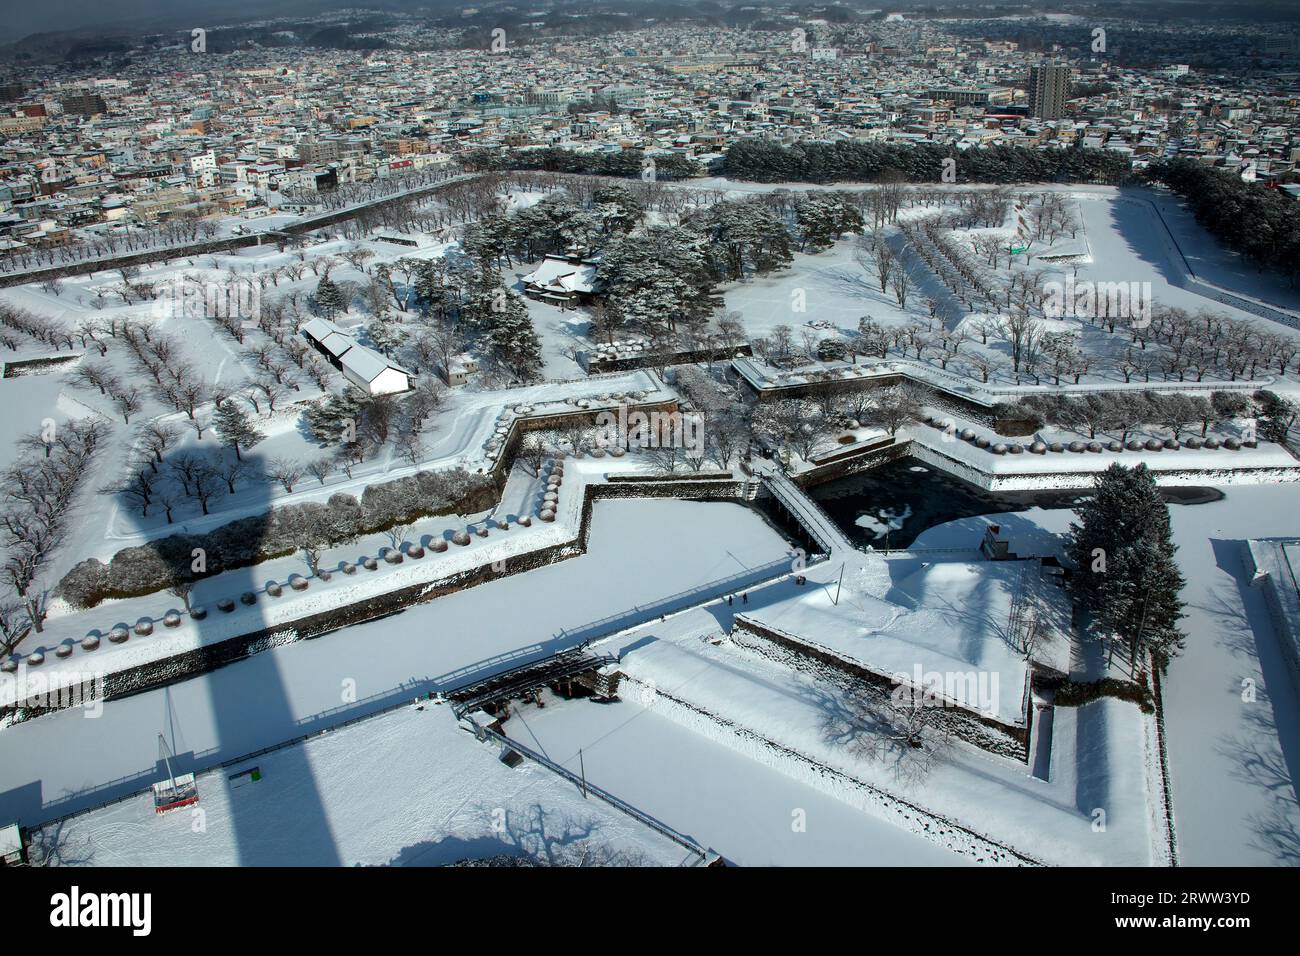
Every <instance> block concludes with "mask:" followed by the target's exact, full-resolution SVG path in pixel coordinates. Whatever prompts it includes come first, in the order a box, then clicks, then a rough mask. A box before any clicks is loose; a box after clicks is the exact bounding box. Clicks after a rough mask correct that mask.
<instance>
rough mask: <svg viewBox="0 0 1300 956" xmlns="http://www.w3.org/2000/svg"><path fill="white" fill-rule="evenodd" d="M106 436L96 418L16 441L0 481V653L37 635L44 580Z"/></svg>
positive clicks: (47, 425) (52, 425)
mask: <svg viewBox="0 0 1300 956" xmlns="http://www.w3.org/2000/svg"><path fill="white" fill-rule="evenodd" d="M108 431H109V428H108V425H107V423H106V422H104V421H102V420H99V419H96V418H87V419H83V420H80V421H76V420H72V421H67V422H63V423H58V422H55V421H54V420H53V419H47V420H46V421H45V422H44V423H43V424H42V427H41V430H40V431H39V432H34V433H32V434H28V435H26V436H24V437H23V438H22V439H21V440H20V441H19V447H20V449H21V450H22V454H21V455H20V456H19V459H18V460H17V461H16V462H15V463H14V464H13V465H11V466H10V467H9V468H8V469H6V470H5V472H4V473H3V475H2V476H0V493H2V494H3V504H2V505H0V541H2V542H3V544H4V549H5V561H4V575H5V583H6V585H7V586H8V590H9V594H8V595H7V596H6V597H5V598H4V599H2V600H0V639H2V640H3V647H2V648H0V650H2V651H3V652H4V653H6V654H7V653H9V652H10V651H12V649H13V647H14V646H16V645H17V643H18V641H20V640H22V638H23V637H24V636H25V635H26V634H27V633H29V632H30V631H33V630H34V631H36V632H37V633H40V632H41V629H42V624H43V622H44V620H45V615H46V611H47V607H46V605H47V600H48V589H47V588H46V587H45V586H44V584H43V583H42V578H43V576H44V574H45V571H46V569H47V566H48V564H49V560H50V556H51V554H52V553H53V552H54V550H55V548H56V547H57V546H58V545H59V544H60V543H61V542H62V541H63V540H64V537H65V535H66V533H67V531H68V530H69V529H68V519H69V517H70V513H71V510H72V506H73V503H74V501H75V498H76V496H77V492H78V490H79V489H80V488H81V486H82V483H83V482H84V480H85V478H86V476H87V475H88V474H89V473H90V469H91V464H92V461H93V459H94V458H95V455H96V453H97V452H98V451H99V450H100V448H101V446H102V445H103V441H104V438H105V437H106V436H107V434H108Z"/></svg>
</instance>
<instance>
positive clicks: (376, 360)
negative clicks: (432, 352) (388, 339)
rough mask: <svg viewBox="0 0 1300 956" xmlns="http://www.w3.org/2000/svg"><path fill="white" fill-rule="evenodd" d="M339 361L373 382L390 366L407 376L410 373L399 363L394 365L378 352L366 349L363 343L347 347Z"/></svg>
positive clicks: (346, 367)
mask: <svg viewBox="0 0 1300 956" xmlns="http://www.w3.org/2000/svg"><path fill="white" fill-rule="evenodd" d="M341 361H342V363H343V367H344V368H345V369H347V370H348V371H350V372H352V373H353V374H354V375H356V376H357V377H358V378H361V379H363V380H364V381H367V382H373V381H374V380H375V379H377V378H378V377H379V376H380V375H381V374H383V373H384V372H385V371H386V370H387V369H390V368H391V369H393V370H395V371H398V372H401V373H402V374H403V375H407V376H409V375H410V374H411V373H410V372H408V371H406V369H404V368H402V367H401V366H400V365H394V364H393V363H392V362H390V361H388V359H386V358H384V357H383V356H382V355H380V354H379V353H378V352H376V351H374V350H372V349H368V348H366V347H365V346H364V345H356V346H353V347H352V348H350V349H348V350H347V352H345V353H344V355H343V358H342V359H341Z"/></svg>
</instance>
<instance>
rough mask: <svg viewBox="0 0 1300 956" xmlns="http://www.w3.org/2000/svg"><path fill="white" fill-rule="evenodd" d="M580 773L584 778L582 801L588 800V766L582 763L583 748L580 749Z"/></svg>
mask: <svg viewBox="0 0 1300 956" xmlns="http://www.w3.org/2000/svg"><path fill="white" fill-rule="evenodd" d="M578 772H579V773H580V774H581V776H582V799H584V800H586V799H587V766H586V764H584V763H583V762H582V748H581V747H579V748H578Z"/></svg>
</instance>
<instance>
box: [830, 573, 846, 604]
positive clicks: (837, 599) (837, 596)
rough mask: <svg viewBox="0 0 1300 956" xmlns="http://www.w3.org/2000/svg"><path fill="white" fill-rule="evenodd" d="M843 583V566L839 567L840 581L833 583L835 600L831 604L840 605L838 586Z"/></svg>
mask: <svg viewBox="0 0 1300 956" xmlns="http://www.w3.org/2000/svg"><path fill="white" fill-rule="evenodd" d="M843 583H844V565H843V564H841V565H840V579H839V581H837V582H836V583H835V600H834V601H833V602H831V603H833V604H836V605H838V604H839V603H840V585H842V584H843Z"/></svg>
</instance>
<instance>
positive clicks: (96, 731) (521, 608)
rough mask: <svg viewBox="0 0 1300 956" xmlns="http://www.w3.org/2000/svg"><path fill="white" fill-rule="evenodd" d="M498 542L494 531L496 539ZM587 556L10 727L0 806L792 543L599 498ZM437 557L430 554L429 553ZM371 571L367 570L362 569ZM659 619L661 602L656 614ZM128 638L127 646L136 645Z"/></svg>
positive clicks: (473, 654)
mask: <svg viewBox="0 0 1300 956" xmlns="http://www.w3.org/2000/svg"><path fill="white" fill-rule="evenodd" d="M490 540H491V539H489V541H490ZM588 547H589V550H588V552H587V553H586V554H584V555H581V556H579V557H576V558H573V559H571V560H567V561H561V562H559V563H558V564H553V565H548V566H546V567H543V568H539V569H537V570H534V571H529V572H526V573H524V574H518V575H512V576H509V577H506V578H501V579H498V580H494V581H491V582H489V583H486V584H483V585H480V586H478V587H475V588H471V589H469V590H465V591H459V592H456V593H454V594H450V595H447V596H444V597H441V598H438V599H436V600H434V601H431V602H429V603H425V604H420V605H417V606H414V607H412V608H410V609H408V610H406V611H404V612H402V613H401V614H398V615H394V616H391V617H388V618H384V619H382V620H378V621H373V622H370V623H367V624H362V625H357V626H355V627H350V628H345V629H344V630H341V631H336V632H334V633H332V634H328V635H325V636H323V637H320V638H317V639H315V640H310V641H299V642H297V643H294V644H291V645H288V646H284V647H279V648H277V649H275V650H271V651H264V652H262V653H260V654H256V655H254V656H253V657H251V658H248V659H246V660H242V661H239V662H238V663H235V664H232V665H229V666H227V667H224V668H221V669H220V670H217V671H214V672H212V673H210V674H206V675H204V676H202V677H197V678H192V679H189V680H185V681H182V682H180V683H177V684H173V685H171V686H170V687H168V688H166V689H164V690H159V691H152V692H149V693H144V694H139V695H136V696H132V697H127V698H123V699H120V700H114V701H110V702H109V703H107V704H106V705H104V707H103V711H102V715H101V716H99V717H97V718H91V717H89V716H88V714H89V713H90V712H89V711H84V710H82V709H80V708H78V709H69V710H63V711H60V712H58V713H54V714H49V715H46V716H43V717H38V718H36V719H34V720H30V721H26V722H23V723H21V724H18V725H15V726H12V727H9V728H7V729H5V730H3V731H0V818H4V819H9V820H18V821H20V822H22V823H24V824H29V823H37V822H40V821H42V820H44V819H48V818H50V817H52V816H54V815H57V814H59V813H64V812H71V811H73V810H75V809H78V808H81V807H85V806H92V805H94V804H96V803H98V802H100V801H102V800H106V799H110V798H112V797H114V796H117V795H120V794H121V793H127V792H132V791H134V790H136V789H139V788H140V787H142V786H145V785H147V784H148V783H151V782H153V781H154V780H156V779H157V775H156V771H155V762H156V760H157V756H158V754H157V735H158V734H159V733H160V732H168V733H169V735H170V734H172V733H174V734H175V737H176V749H177V751H178V753H179V754H180V755H181V762H180V771H181V772H183V771H184V770H189V769H192V768H203V767H206V766H209V765H212V764H214V763H218V762H223V761H228V760H232V759H236V758H238V757H240V756H242V755H243V754H247V753H251V752H253V751H255V750H258V749H261V748H262V747H266V746H269V745H271V744H275V743H278V742H280V741H283V740H288V739H292V738H294V737H297V736H299V735H302V734H305V733H309V732H314V731H316V730H321V729H325V728H327V727H329V726H332V725H334V724H337V723H339V722H341V721H343V720H346V719H349V718H351V717H356V716H360V715H363V714H365V713H371V712H375V711H377V710H379V709H381V708H382V707H384V706H386V705H388V704H392V703H394V702H395V701H400V700H402V699H405V698H409V697H411V696H413V695H414V694H415V693H417V692H419V691H422V690H423V691H428V690H437V689H441V688H445V687H448V686H455V685H459V684H462V683H465V682H468V681H469V680H470V679H471V678H476V677H485V676H487V675H489V674H491V673H494V672H496V671H499V670H503V669H505V668H507V667H510V666H513V665H516V664H520V663H524V662H526V661H528V660H532V659H535V658H538V657H543V656H546V655H548V654H551V653H554V652H555V651H557V650H560V649H562V648H565V647H570V646H573V645H575V644H577V643H580V642H581V641H582V640H583V639H584V638H585V637H589V636H592V635H590V634H587V635H584V634H583V632H582V628H583V627H584V626H586V625H589V624H591V623H592V622H597V621H601V620H602V619H606V618H610V620H609V621H608V622H606V624H605V625H603V626H604V627H605V628H606V630H607V631H608V630H613V629H616V628H617V627H618V626H619V624H620V620H625V621H626V623H625V624H624V626H627V625H631V624H635V623H639V622H641V621H644V620H645V619H646V616H647V613H646V612H645V611H642V610H639V608H646V607H647V606H652V605H654V604H655V603H656V602H658V601H660V600H662V599H663V598H665V597H668V596H671V595H675V594H678V593H679V592H685V591H690V590H692V589H701V590H700V592H699V594H698V597H696V598H695V599H696V600H705V599H707V598H708V597H709V596H711V595H712V594H715V593H717V590H716V589H715V590H712V591H711V590H710V588H709V586H710V584H711V582H716V581H719V580H721V579H730V578H732V577H733V576H734V575H736V574H737V573H741V572H745V571H747V570H748V569H754V568H758V567H761V566H764V565H767V564H770V563H771V562H773V561H777V560H780V559H782V558H785V557H786V556H787V554H788V552H789V546H788V544H787V543H786V541H785V540H784V539H783V538H782V537H781V536H780V535H778V534H777V533H776V532H775V531H774V530H772V528H771V527H770V526H768V525H767V524H766V523H765V522H764V521H763V520H762V518H760V517H759V516H758V515H757V514H755V513H754V512H753V511H750V510H749V509H747V508H744V507H742V506H740V505H738V504H731V503H725V502H716V503H714V502H708V503H705V502H689V501H674V500H618V501H607V502H598V503H597V504H596V506H595V509H594V514H593V518H592V528H591V535H590V540H589V545H588ZM426 560H428V559H426ZM358 573H362V572H358ZM656 616H657V614H656ZM128 646H129V644H128Z"/></svg>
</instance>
